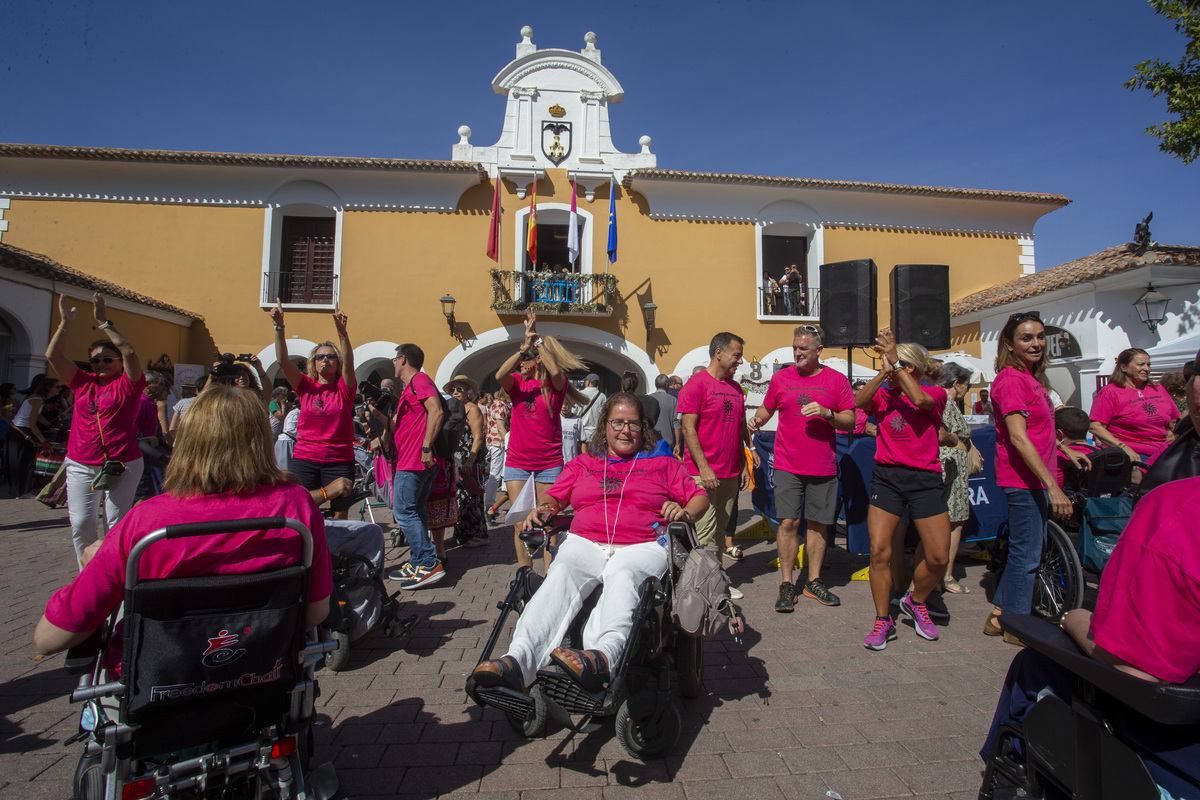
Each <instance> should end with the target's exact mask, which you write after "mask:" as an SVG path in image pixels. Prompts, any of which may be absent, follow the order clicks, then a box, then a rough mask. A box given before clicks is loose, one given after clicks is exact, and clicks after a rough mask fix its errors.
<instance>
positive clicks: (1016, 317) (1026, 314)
mask: <svg viewBox="0 0 1200 800" xmlns="http://www.w3.org/2000/svg"><path fill="white" fill-rule="evenodd" d="M1031 319H1032V320H1036V321H1037V322H1041V321H1042V312H1040V311H1022V312H1021V313H1020V314H1013V315H1012V316H1011V317H1009V318H1008V321H1009V322H1015V323H1017V324H1018V325H1019V324H1021V323H1022V322H1025V321H1026V320H1031Z"/></svg>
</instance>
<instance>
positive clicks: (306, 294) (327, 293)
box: [262, 271, 338, 308]
mask: <svg viewBox="0 0 1200 800" xmlns="http://www.w3.org/2000/svg"><path fill="white" fill-rule="evenodd" d="M262 286H263V296H262V303H263V305H274V304H275V298H279V300H280V301H281V302H282V303H283V304H284V305H285V306H286V305H305V306H322V307H324V306H328V307H330V308H332V307H333V306H336V305H337V302H338V279H337V276H336V275H334V274H333V273H324V274H323V273H316V274H313V273H310V272H303V271H294V272H265V273H263V283H262Z"/></svg>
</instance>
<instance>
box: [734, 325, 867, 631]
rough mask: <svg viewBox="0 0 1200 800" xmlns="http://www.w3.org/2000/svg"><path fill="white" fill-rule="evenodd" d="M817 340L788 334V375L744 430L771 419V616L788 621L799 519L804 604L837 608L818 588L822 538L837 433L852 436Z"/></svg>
mask: <svg viewBox="0 0 1200 800" xmlns="http://www.w3.org/2000/svg"><path fill="white" fill-rule="evenodd" d="M824 349H825V337H824V335H823V334H822V333H821V329H820V328H818V327H817V326H816V325H801V326H799V327H797V328H796V329H795V330H794V331H793V332H792V356H793V357H794V358H795V359H796V366H795V368H791V367H789V368H787V369H781V370H779V372H776V373H775V375H774V376H773V377H772V378H771V385H770V386H769V387H768V389H767V396H766V399H764V400H763V404H762V407H761V408H759V409H758V411H757V412H755V414H754V416H753V417H751V418H750V426H751V427H753V428H755V429H757V428H760V427H762V426H763V425H764V424H765V423H766V422H767V421H768V420H770V419H771V416H772V415H773V414H774V413H775V412H776V411H778V412H779V429H778V431H777V432H776V434H775V513H776V516H777V517H778V519H779V536H778V537H777V538H776V540H775V546H776V547H777V548H778V549H779V567H780V570H781V571H782V572H783V582H782V583H781V584H780V586H779V599H778V601H777V602H776V603H775V610H776V611H779V612H781V613H790V612H791V611H792V608H793V606H795V604H796V585H795V584H794V583H793V582H792V568H793V567H794V566H795V564H796V555H797V554H798V553H799V550H800V518H801V517H803V518H804V519H805V520H806V521H807V523H808V525H807V532H806V534H805V540H804V541H805V544H804V548H805V553H806V554H807V556H808V582H807V583H805V584H804V596H805V597H811V598H813V599H814V600H816V601H817V602H818V603H821V604H822V605H826V606H836V605H841V602H842V601H841V600H840V599H838V596H837V595H836V594H834V593H833V592H831V591H829V589H827V588H826V587H825V584H824V583H823V582H822V581H821V565H822V563H823V562H824V560H825V544H826V532H827V530H828V526H829V525H831V524H833V523H834V522H835V521H836V520H837V485H838V482H837V431H850V430H853V428H854V394H853V393H852V392H851V391H850V381H849V380H848V379H847V378H846V376H845V375H843V374H842V373H840V372H838V371H836V370H832V369H829V368H828V367H822V366H821V361H820V356H821V351H822V350H824Z"/></svg>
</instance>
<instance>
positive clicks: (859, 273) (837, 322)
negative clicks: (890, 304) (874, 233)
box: [821, 258, 879, 347]
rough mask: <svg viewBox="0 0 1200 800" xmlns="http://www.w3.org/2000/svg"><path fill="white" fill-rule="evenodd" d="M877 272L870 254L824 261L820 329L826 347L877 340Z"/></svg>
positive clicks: (853, 345)
mask: <svg viewBox="0 0 1200 800" xmlns="http://www.w3.org/2000/svg"><path fill="white" fill-rule="evenodd" d="M877 272H878V270H876V269H875V262H874V261H872V260H871V259H869V258H860V259H856V260H854V261H838V262H837V263H835V264H822V265H821V330H822V331H823V332H824V334H825V346H826V347H866V346H868V345H871V344H874V343H875V333H876V331H878V330H879V328H878V325H877V320H878V314H877V313H876V310H875V298H876V296H877V295H878V284H877V278H876V275H877Z"/></svg>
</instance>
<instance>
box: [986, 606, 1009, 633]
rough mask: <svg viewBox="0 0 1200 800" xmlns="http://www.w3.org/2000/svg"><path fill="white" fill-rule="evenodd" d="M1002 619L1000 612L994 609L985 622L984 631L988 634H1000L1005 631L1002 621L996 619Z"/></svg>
mask: <svg viewBox="0 0 1200 800" xmlns="http://www.w3.org/2000/svg"><path fill="white" fill-rule="evenodd" d="M998 619H1000V614H999V613H998V612H996V611H992V612H991V613H990V614H988V617H987V620H986V621H985V622H984V623H983V632H984V633H986V634H987V635H988V636H999V635H1001V634H1002V633H1004V629H1003V628H1001V627H1000V623H999V622H997V621H996V620H998Z"/></svg>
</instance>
